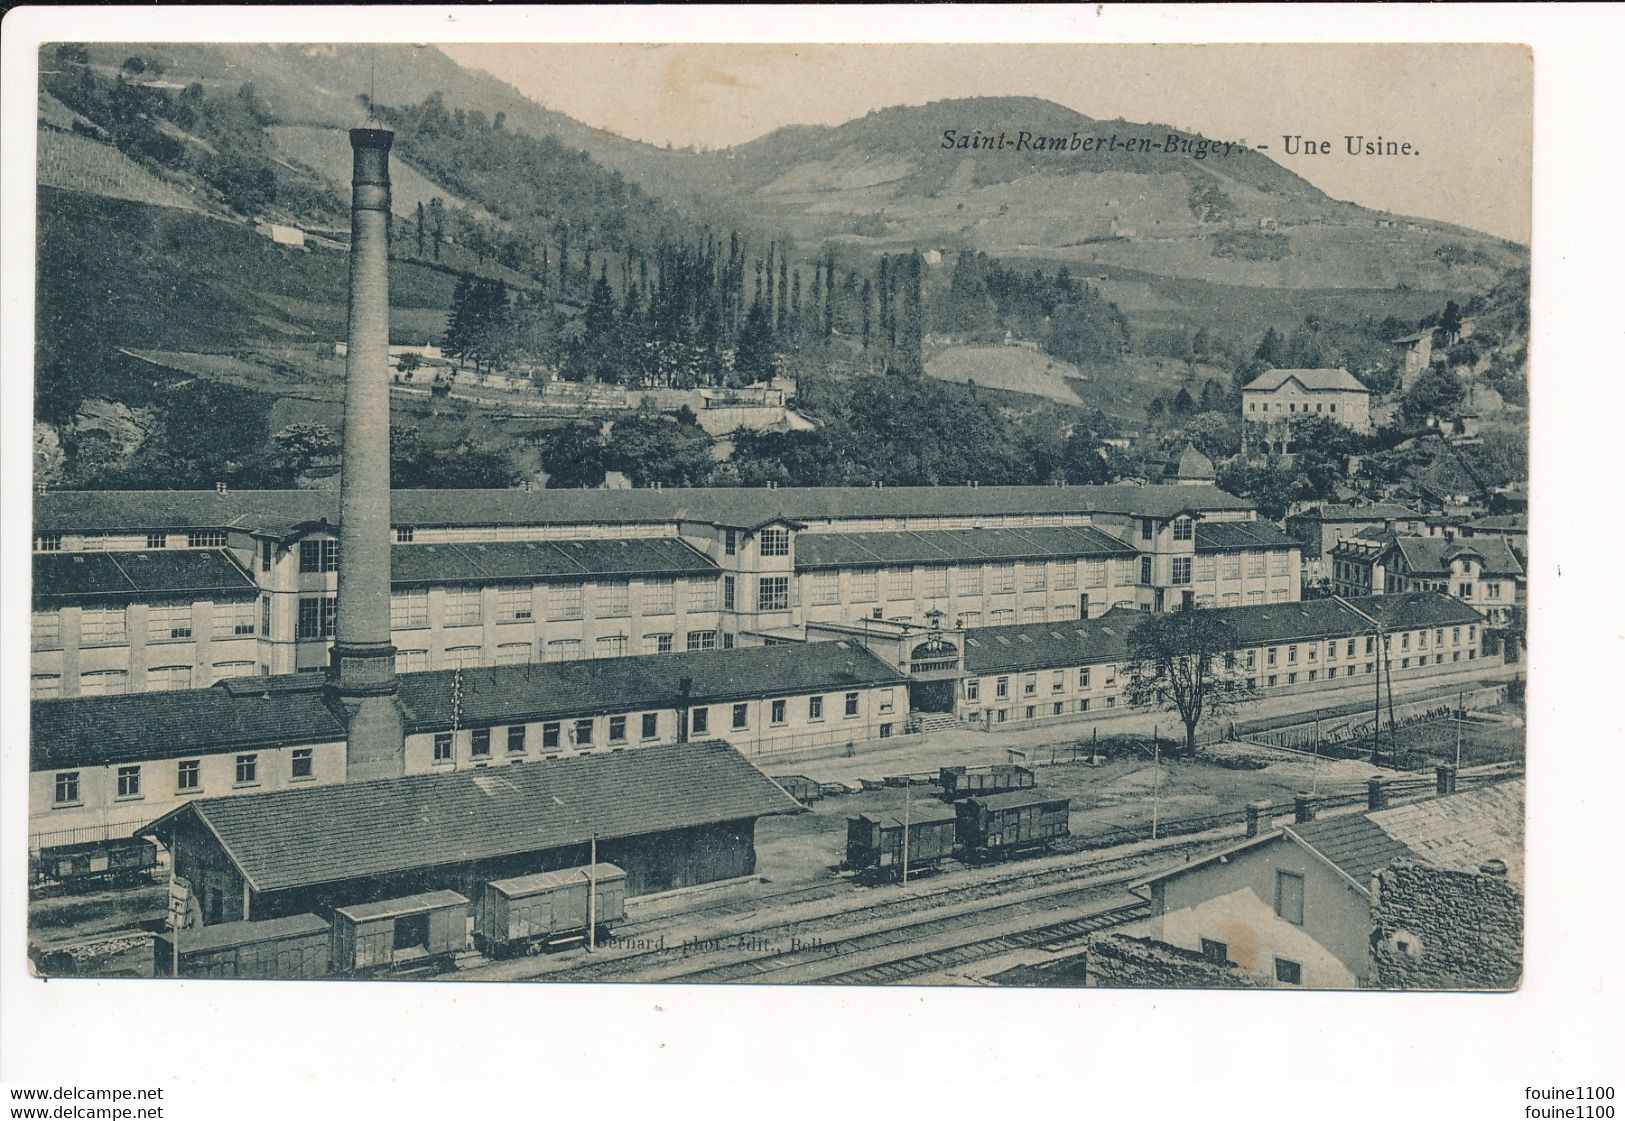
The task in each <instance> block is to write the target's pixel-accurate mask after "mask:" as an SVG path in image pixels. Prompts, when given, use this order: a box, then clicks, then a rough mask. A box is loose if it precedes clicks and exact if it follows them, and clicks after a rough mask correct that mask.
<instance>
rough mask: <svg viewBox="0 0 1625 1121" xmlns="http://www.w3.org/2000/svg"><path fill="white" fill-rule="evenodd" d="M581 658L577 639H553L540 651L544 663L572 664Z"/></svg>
mask: <svg viewBox="0 0 1625 1121" xmlns="http://www.w3.org/2000/svg"><path fill="white" fill-rule="evenodd" d="M580 657H581V640H580V639H579V638H555V639H553V640H552V641H551V642H549V643H548V644H547V646H546V647H545V648H544V649H543V651H542V661H544V662H573V661H575V660H576V659H577V658H580Z"/></svg>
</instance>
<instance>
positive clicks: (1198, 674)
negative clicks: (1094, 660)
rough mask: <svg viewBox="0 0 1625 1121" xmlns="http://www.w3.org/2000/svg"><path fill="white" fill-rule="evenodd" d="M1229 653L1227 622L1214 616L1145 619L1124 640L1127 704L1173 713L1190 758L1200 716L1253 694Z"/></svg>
mask: <svg viewBox="0 0 1625 1121" xmlns="http://www.w3.org/2000/svg"><path fill="white" fill-rule="evenodd" d="M1235 649H1236V643H1235V636H1234V634H1233V632H1232V630H1231V627H1230V625H1229V622H1228V621H1227V620H1226V618H1225V617H1224V616H1223V615H1222V614H1219V613H1217V612H1213V611H1204V610H1201V609H1195V610H1190V611H1175V612H1171V613H1169V614H1148V615H1146V616H1145V617H1144V618H1143V619H1141V620H1140V621H1139V622H1138V623H1136V624H1135V625H1134V629H1133V630H1131V631H1130V632H1129V636H1128V650H1129V660H1128V663H1127V664H1126V665H1125V667H1124V672H1125V674H1126V676H1127V678H1128V682H1127V686H1126V692H1125V696H1126V698H1127V700H1128V703H1129V704H1130V705H1131V706H1132V707H1135V708H1163V709H1167V710H1170V711H1172V712H1174V713H1177V714H1178V716H1179V719H1180V722H1181V723H1183V724H1184V725H1185V750H1186V752H1187V753H1189V754H1195V752H1196V729H1197V727H1198V726H1199V725H1200V724H1201V723H1202V718H1203V717H1206V716H1217V715H1219V714H1221V713H1223V712H1227V711H1232V710H1234V708H1235V706H1236V705H1237V704H1239V703H1240V702H1242V701H1244V700H1246V699H1248V698H1249V697H1251V696H1253V694H1254V689H1253V688H1252V687H1251V686H1249V685H1248V684H1247V678H1246V677H1245V675H1244V674H1243V673H1242V671H1241V669H1240V667H1239V666H1238V664H1237V661H1236V657H1235Z"/></svg>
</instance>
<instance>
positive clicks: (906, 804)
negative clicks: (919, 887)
mask: <svg viewBox="0 0 1625 1121" xmlns="http://www.w3.org/2000/svg"><path fill="white" fill-rule="evenodd" d="M906 778H907V781H906V783H905V785H904V786H903V886H904V887H907V886H908V826H909V810H910V809H911V808H912V805H913V801H914V779H913V777H912V776H906Z"/></svg>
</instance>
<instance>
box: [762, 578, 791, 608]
mask: <svg viewBox="0 0 1625 1121" xmlns="http://www.w3.org/2000/svg"><path fill="white" fill-rule="evenodd" d="M789 608H790V578H789V577H788V576H762V577H759V578H758V579H757V581H756V610H758V611H787V610H789Z"/></svg>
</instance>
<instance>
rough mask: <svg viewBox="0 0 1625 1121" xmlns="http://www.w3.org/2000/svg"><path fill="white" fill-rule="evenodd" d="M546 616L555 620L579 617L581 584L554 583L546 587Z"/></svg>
mask: <svg viewBox="0 0 1625 1121" xmlns="http://www.w3.org/2000/svg"><path fill="white" fill-rule="evenodd" d="M547 617H548V618H549V619H555V620H558V619H579V618H581V585H580V584H554V585H553V586H552V587H550V588H548V589H547Z"/></svg>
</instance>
